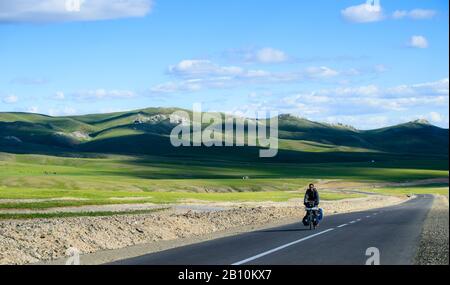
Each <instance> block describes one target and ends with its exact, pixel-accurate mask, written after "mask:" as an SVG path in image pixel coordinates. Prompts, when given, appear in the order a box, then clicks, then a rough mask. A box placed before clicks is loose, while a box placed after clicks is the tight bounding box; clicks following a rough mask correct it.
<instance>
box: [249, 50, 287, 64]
mask: <svg viewBox="0 0 450 285" xmlns="http://www.w3.org/2000/svg"><path fill="white" fill-rule="evenodd" d="M256 59H257V60H258V61H259V62H261V63H280V62H285V61H287V60H288V56H287V55H286V54H285V53H284V52H283V51H281V50H277V49H274V48H263V49H260V50H258V51H257V52H256Z"/></svg>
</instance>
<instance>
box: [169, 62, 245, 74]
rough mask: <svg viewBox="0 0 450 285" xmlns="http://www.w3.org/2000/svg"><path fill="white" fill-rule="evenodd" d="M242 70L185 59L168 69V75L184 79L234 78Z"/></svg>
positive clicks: (235, 67)
mask: <svg viewBox="0 0 450 285" xmlns="http://www.w3.org/2000/svg"><path fill="white" fill-rule="evenodd" d="M243 72H244V70H243V69H242V68H240V67H237V66H219V65H217V64H215V63H213V62H212V61H210V60H203V59H186V60H182V61H180V62H179V63H177V64H176V65H173V66H170V67H169V73H172V74H175V75H180V76H184V77H193V76H226V75H229V76H235V75H240V74H242V73H243Z"/></svg>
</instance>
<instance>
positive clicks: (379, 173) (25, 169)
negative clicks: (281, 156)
mask: <svg viewBox="0 0 450 285" xmlns="http://www.w3.org/2000/svg"><path fill="white" fill-rule="evenodd" d="M72 155H75V154H72ZM442 164H443V163H442V162H441V161H433V160H427V161H414V160H409V161H400V160H399V161H380V162H376V163H368V162H366V163H363V162H353V163H351V162H345V163H344V162H340V163H339V162H335V163H305V162H299V163H282V162H277V163H275V162H271V163H268V162H265V161H256V162H253V163H252V162H233V161H228V160H219V159H210V160H197V159H193V158H186V159H180V158H178V157H177V158H170V157H158V156H139V157H136V156H120V155H98V154H96V155H93V156H92V157H86V155H84V156H81V157H76V158H75V157H73V158H71V157H57V156H50V155H30V154H7V153H0V199H18V200H19V201H15V202H14V203H2V202H1V201H0V209H35V210H39V209H49V208H57V207H69V206H74V207H77V206H85V205H86V206H89V205H110V204H135V203H155V204H165V203H180V202H183V201H186V200H202V201H207V202H208V201H210V202H226V201H232V202H238V201H242V202H249V201H254V202H261V201H275V202H279V201H287V200H289V199H292V198H302V197H303V190H304V189H305V187H306V186H307V185H308V183H310V182H316V181H318V179H339V180H344V181H359V182H360V181H362V182H371V183H372V182H381V181H382V182H385V181H412V180H419V179H429V178H448V170H447V169H445V168H443V166H442ZM412 165H416V168H411V166H412ZM244 176H248V177H249V179H243V177H244ZM437 186H443V185H437ZM444 186H445V185H444ZM423 188H425V187H423ZM374 191H380V193H381V191H384V193H392V194H397V193H399V194H404V192H408V193H409V192H412V191H424V192H426V193H433V192H434V191H437V193H441V192H442V191H444V190H442V187H428V188H426V189H423V190H422V189H418V190H410V189H409V190H408V189H402V188H389V189H377V190H374ZM415 193H418V192H415ZM321 195H322V199H324V200H337V199H344V198H353V197H360V195H352V194H343V193H331V192H329V193H327V192H323V191H322V192H321ZM64 198H74V199H78V200H67V199H64ZM20 199H61V200H57V201H55V200H52V201H37V202H32V203H25V202H20ZM127 199H128V200H127ZM131 199H132V200H131Z"/></svg>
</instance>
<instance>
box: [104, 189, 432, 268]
mask: <svg viewBox="0 0 450 285" xmlns="http://www.w3.org/2000/svg"><path fill="white" fill-rule="evenodd" d="M432 202H433V196H431V195H420V196H418V197H417V198H415V199H412V200H410V201H408V202H406V203H403V204H401V205H397V206H392V207H387V208H382V209H375V210H369V211H362V212H355V213H348V214H339V215H333V216H329V217H327V216H325V218H324V220H323V221H322V223H321V225H320V227H318V228H317V229H316V230H312V231H311V230H309V228H308V229H307V228H306V227H304V226H303V224H301V223H300V222H299V223H295V224H290V225H285V226H282V227H277V228H272V229H267V230H261V231H255V232H249V233H245V234H240V235H236V236H230V237H225V238H220V239H216V240H211V241H207V242H202V243H198V244H193V245H188V246H184V247H179V248H174V249H170V250H166V251H162V252H157V253H152V254H147V255H143V256H140V257H136V258H131V259H126V260H121V261H117V262H114V263H113V264H121V265H230V264H232V265H300V264H311V265H316V264H324V265H333V264H343V265H363V264H365V263H366V261H367V259H369V257H370V256H372V257H373V254H374V253H375V252H376V250H375V251H374V250H369V252H366V251H367V249H368V248H376V249H378V251H379V262H380V264H381V265H388V264H412V263H413V261H414V257H415V254H416V250H417V246H418V244H419V239H420V233H421V229H422V225H423V222H424V220H425V217H426V214H427V212H428V210H429V209H430V207H431V205H432ZM325 214H326V213H325ZM366 254H368V255H366ZM375 254H376V253H375Z"/></svg>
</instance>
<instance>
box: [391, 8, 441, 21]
mask: <svg viewBox="0 0 450 285" xmlns="http://www.w3.org/2000/svg"><path fill="white" fill-rule="evenodd" d="M436 14H437V12H436V11H435V10H430V9H414V10H410V11H407V10H397V11H395V12H394V13H393V14H392V18H394V19H396V20H399V19H404V18H408V19H412V20H426V19H432V18H434V16H436Z"/></svg>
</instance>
